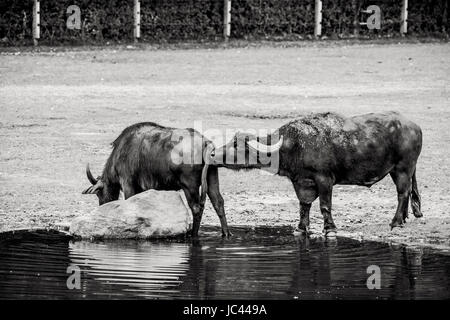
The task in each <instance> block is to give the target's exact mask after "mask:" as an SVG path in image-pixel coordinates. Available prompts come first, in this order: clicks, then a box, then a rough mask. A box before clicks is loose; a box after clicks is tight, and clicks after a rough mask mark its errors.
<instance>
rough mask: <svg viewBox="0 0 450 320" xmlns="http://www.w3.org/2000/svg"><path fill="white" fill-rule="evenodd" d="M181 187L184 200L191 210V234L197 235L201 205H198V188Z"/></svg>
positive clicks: (201, 210)
mask: <svg viewBox="0 0 450 320" xmlns="http://www.w3.org/2000/svg"><path fill="white" fill-rule="evenodd" d="M196 189H197V190H195V188H183V191H184V194H185V196H186V200H187V202H188V205H189V208H191V211H192V218H193V224H192V236H193V237H197V236H198V230H199V229H200V222H201V221H202V215H203V207H202V206H201V205H200V196H199V194H198V188H196Z"/></svg>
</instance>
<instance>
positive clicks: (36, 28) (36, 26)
mask: <svg viewBox="0 0 450 320" xmlns="http://www.w3.org/2000/svg"><path fill="white" fill-rule="evenodd" d="M40 11H41V4H40V3H39V0H34V3H33V44H34V45H35V46H37V45H38V39H39V38H40V36H41V32H40V29H41V12H40Z"/></svg>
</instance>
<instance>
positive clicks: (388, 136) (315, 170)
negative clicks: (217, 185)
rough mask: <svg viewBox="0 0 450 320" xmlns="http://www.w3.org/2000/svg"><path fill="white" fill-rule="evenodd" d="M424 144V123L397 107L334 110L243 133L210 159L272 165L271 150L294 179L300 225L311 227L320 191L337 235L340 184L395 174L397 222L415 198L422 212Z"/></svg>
mask: <svg viewBox="0 0 450 320" xmlns="http://www.w3.org/2000/svg"><path fill="white" fill-rule="evenodd" d="M272 141H274V142H275V141H276V143H274V142H272ZM421 149H422V131H421V129H420V127H419V126H418V125H417V124H415V123H413V122H411V121H409V120H407V119H406V118H404V117H403V116H401V115H400V114H399V113H397V112H388V113H383V114H376V113H370V114H365V115H360V116H354V117H349V118H347V117H344V116H341V115H338V114H336V113H330V112H328V113H317V114H311V115H308V116H304V117H301V118H298V119H295V120H293V121H291V122H289V123H287V124H285V125H283V126H282V127H280V128H279V129H277V130H276V131H275V132H273V133H271V134H268V135H267V136H263V137H257V136H255V135H249V134H246V133H237V134H236V135H235V136H234V138H233V139H232V140H231V141H230V142H229V143H227V144H226V145H224V146H222V147H219V148H216V149H215V150H213V151H212V152H211V154H210V159H208V162H210V163H211V164H212V165H215V166H218V167H226V168H230V169H238V170H239V169H251V168H265V167H268V166H269V165H270V163H269V162H267V161H264V162H263V161H261V159H262V158H264V159H267V157H268V156H271V157H272V158H273V159H277V160H278V166H277V170H276V171H275V173H277V174H279V175H281V176H287V177H288V178H289V179H290V180H291V181H292V183H293V185H294V189H295V192H296V194H297V197H298V199H299V201H300V223H299V230H301V231H304V232H307V231H308V229H309V211H310V208H311V203H312V202H313V201H314V200H315V199H317V197H319V201H320V210H321V212H322V215H323V219H324V233H325V234H327V235H335V234H336V226H335V224H334V222H333V218H332V216H331V198H332V191H333V186H334V185H335V184H347V185H360V186H367V187H370V186H372V185H373V184H375V183H376V182H378V181H380V180H381V179H383V178H384V177H385V176H386V175H387V174H390V175H391V177H392V179H393V181H394V183H395V185H396V187H397V195H398V207H397V211H396V213H395V216H394V218H393V220H392V222H391V224H390V226H391V228H394V227H396V226H400V225H402V224H403V223H404V222H405V219H406V218H407V216H408V202H409V199H410V198H411V207H412V211H413V213H414V215H415V216H416V217H421V216H422V213H421V209H420V195H419V191H418V189H417V181H416V163H417V159H418V157H419V154H420V151H421ZM237 154H238V155H237ZM239 154H241V155H242V154H244V156H243V157H242V156H241V159H244V161H241V162H239V161H236V159H237V158H238V157H239ZM274 156H278V158H276V157H274ZM225 158H226V159H225ZM273 159H272V161H273Z"/></svg>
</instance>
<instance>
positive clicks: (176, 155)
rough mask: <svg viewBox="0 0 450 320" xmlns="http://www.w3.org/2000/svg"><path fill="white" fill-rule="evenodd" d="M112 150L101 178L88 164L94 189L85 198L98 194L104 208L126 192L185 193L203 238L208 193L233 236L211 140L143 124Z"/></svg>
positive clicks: (123, 135)
mask: <svg viewBox="0 0 450 320" xmlns="http://www.w3.org/2000/svg"><path fill="white" fill-rule="evenodd" d="M112 146H113V150H112V153H111V155H110V156H109V158H108V160H107V162H106V165H105V167H104V169H103V173H102V175H101V176H99V177H98V178H94V176H93V175H92V173H91V171H90V169H89V164H88V165H87V167H86V174H87V177H88V179H89V181H90V182H91V184H92V185H91V186H90V187H89V188H87V189H86V190H84V191H83V194H96V195H97V197H98V199H99V204H100V205H102V204H104V203H107V202H110V201H113V200H117V199H118V198H119V192H120V191H121V190H122V191H123V194H124V197H125V199H127V198H129V197H131V196H133V195H135V194H137V193H139V192H143V191H145V190H149V189H156V190H181V189H182V190H183V191H184V194H185V195H186V199H187V202H188V204H189V207H190V208H191V211H192V215H193V228H192V235H193V236H197V235H198V229H199V226H200V221H201V218H202V214H203V208H204V203H205V198H206V193H207V194H208V196H209V198H210V200H211V203H212V205H213V207H214V209H215V210H216V212H217V215H218V216H219V219H220V223H221V226H222V233H223V235H224V236H228V235H230V232H229V230H228V226H227V220H226V217H225V211H224V206H223V198H222V195H221V194H220V191H219V176H218V169H217V168H216V167H209V166H208V164H206V163H205V161H204V159H203V156H204V154H205V152H207V153H209V151H208V150H209V149H212V148H214V146H213V144H212V142H211V141H209V140H208V139H206V138H205V137H203V136H202V135H201V134H200V133H198V132H197V131H195V130H193V129H175V128H167V127H163V126H160V125H158V124H156V123H152V122H143V123H138V124H134V125H132V126H130V127H128V128H126V129H125V130H123V132H122V133H121V134H120V135H119V137H118V138H117V139H116V140H115V141H114V142H113V143H112ZM208 167H209V168H208ZM200 187H201V193H200V194H199V188H200Z"/></svg>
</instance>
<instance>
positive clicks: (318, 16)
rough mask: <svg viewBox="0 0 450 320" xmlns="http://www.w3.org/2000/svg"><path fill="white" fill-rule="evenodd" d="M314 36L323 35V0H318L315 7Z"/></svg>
mask: <svg viewBox="0 0 450 320" xmlns="http://www.w3.org/2000/svg"><path fill="white" fill-rule="evenodd" d="M314 20H315V25H314V36H315V37H320V36H321V35H322V1H321V0H316V5H315V9H314Z"/></svg>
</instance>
